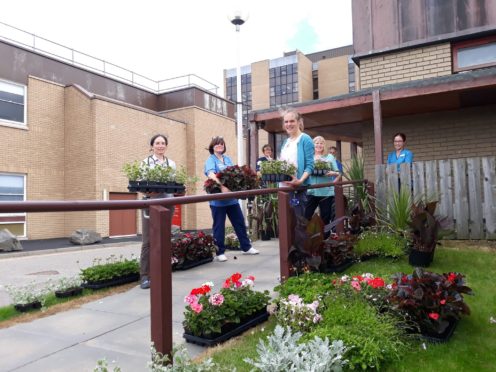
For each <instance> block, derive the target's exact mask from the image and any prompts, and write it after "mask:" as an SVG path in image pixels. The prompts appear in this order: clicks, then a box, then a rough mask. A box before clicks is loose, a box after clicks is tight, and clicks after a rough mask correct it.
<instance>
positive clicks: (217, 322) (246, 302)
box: [183, 273, 270, 346]
mask: <svg viewBox="0 0 496 372" xmlns="http://www.w3.org/2000/svg"><path fill="white" fill-rule="evenodd" d="M254 281H255V278H254V277H253V276H247V277H246V278H245V279H243V278H242V275H241V274H240V273H235V274H233V275H231V276H230V277H229V278H227V279H226V280H225V281H224V284H223V285H222V288H221V289H220V291H219V292H217V293H213V292H212V289H213V283H211V282H207V283H204V284H202V286H201V287H199V288H194V289H193V290H192V291H191V293H190V294H189V295H187V296H186V297H185V299H184V301H185V302H186V303H187V305H186V309H185V311H184V322H183V326H184V338H185V339H186V341H188V342H193V343H196V344H199V345H202V346H212V345H215V344H218V343H220V342H224V341H226V340H228V339H229V338H231V337H234V336H236V335H238V334H240V333H241V332H244V331H245V330H246V329H248V328H250V327H253V326H255V325H256V324H258V323H260V322H263V321H265V320H266V319H267V318H268V313H267V304H268V303H269V300H270V296H269V292H268V291H264V292H259V291H255V290H253V286H254Z"/></svg>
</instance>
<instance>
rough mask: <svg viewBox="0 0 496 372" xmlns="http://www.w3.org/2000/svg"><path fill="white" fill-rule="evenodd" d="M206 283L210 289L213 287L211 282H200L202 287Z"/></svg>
mask: <svg viewBox="0 0 496 372" xmlns="http://www.w3.org/2000/svg"><path fill="white" fill-rule="evenodd" d="M204 285H206V286H207V287H210V289H212V288H213V287H214V283H213V282H205V283H203V284H202V287H203V286H204Z"/></svg>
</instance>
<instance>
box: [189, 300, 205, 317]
mask: <svg viewBox="0 0 496 372" xmlns="http://www.w3.org/2000/svg"><path fill="white" fill-rule="evenodd" d="M189 306H190V307H191V310H193V311H194V312H195V313H197V314H200V313H201V312H202V310H203V305H202V304H199V303H198V302H194V303H192V304H190V305H189Z"/></svg>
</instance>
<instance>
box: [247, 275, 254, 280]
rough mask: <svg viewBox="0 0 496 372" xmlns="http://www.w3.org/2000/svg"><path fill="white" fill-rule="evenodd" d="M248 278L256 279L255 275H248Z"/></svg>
mask: <svg viewBox="0 0 496 372" xmlns="http://www.w3.org/2000/svg"><path fill="white" fill-rule="evenodd" d="M247 278H248V279H250V280H251V281H255V277H254V276H253V275H248V276H247Z"/></svg>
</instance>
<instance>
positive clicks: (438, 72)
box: [360, 43, 451, 89]
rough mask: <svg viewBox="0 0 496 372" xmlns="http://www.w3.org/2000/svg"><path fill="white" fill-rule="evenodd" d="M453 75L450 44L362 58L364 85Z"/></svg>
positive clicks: (361, 73)
mask: <svg viewBox="0 0 496 372" xmlns="http://www.w3.org/2000/svg"><path fill="white" fill-rule="evenodd" d="M450 74H451V46H450V44H449V43H444V44H438V45H432V46H427V47H423V48H416V49H411V50H407V51H403V52H397V53H390V54H383V55H380V56H376V57H370V58H362V59H360V88H361V89H364V88H370V87H376V86H381V85H385V84H392V83H400V82H404V81H411V80H420V79H426V78H430V77H436V76H444V75H450Z"/></svg>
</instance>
